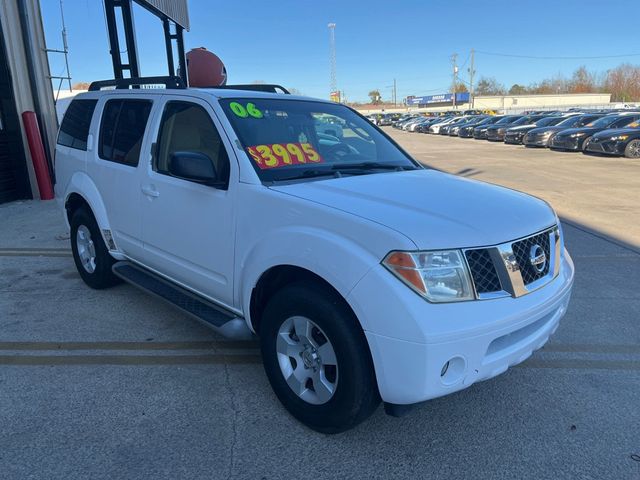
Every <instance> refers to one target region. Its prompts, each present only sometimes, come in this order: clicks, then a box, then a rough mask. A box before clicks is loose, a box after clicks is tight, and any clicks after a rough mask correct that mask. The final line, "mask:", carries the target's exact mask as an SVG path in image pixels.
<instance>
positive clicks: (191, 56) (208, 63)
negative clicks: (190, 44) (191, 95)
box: [185, 47, 227, 87]
mask: <svg viewBox="0 0 640 480" xmlns="http://www.w3.org/2000/svg"><path fill="white" fill-rule="evenodd" d="M185 56H186V57H187V72H188V74H189V86H190V87H217V86H219V85H226V84H227V69H226V67H225V66H224V63H222V60H220V58H218V56H217V55H216V54H215V53H212V52H210V51H209V50H207V49H206V48H204V47H200V48H194V49H192V50H189V51H188V52H187V54H186V55H185Z"/></svg>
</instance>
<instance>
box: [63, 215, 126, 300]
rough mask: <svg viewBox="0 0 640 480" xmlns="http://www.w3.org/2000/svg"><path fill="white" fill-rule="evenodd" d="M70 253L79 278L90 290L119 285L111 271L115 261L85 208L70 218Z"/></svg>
mask: <svg viewBox="0 0 640 480" xmlns="http://www.w3.org/2000/svg"><path fill="white" fill-rule="evenodd" d="M71 251H72V252H73V260H74V261H75V264H76V268H77V269H78V273H79V274H80V277H82V280H83V281H84V283H86V284H87V285H89V286H90V287H91V288H95V289H97V290H99V289H103V288H108V287H111V286H113V285H116V284H118V283H120V279H119V278H118V277H116V276H115V275H114V274H113V272H112V271H111V267H112V266H113V264H114V263H115V260H114V258H113V257H112V256H111V255H109V251H108V250H107V247H106V245H105V244H104V240H103V239H102V235H101V233H100V228H98V223H97V222H96V220H95V218H94V217H93V215H92V214H91V212H90V211H87V210H86V209H85V208H79V209H78V210H76V211H75V212H74V213H73V215H72V217H71Z"/></svg>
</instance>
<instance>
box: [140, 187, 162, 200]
mask: <svg viewBox="0 0 640 480" xmlns="http://www.w3.org/2000/svg"><path fill="white" fill-rule="evenodd" d="M142 193H144V194H145V195H146V196H147V197H153V198H156V197H159V196H160V192H159V191H158V190H156V188H155V187H154V186H153V185H143V186H142Z"/></svg>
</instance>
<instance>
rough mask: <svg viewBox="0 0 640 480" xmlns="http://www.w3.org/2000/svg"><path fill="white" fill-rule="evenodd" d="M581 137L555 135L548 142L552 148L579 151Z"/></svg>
mask: <svg viewBox="0 0 640 480" xmlns="http://www.w3.org/2000/svg"><path fill="white" fill-rule="evenodd" d="M580 140H581V137H565V136H562V137H560V136H558V135H556V136H555V137H553V139H552V140H551V142H549V148H554V149H557V150H571V151H576V152H577V151H580V150H581V149H582V148H581V146H582V143H581V141H580Z"/></svg>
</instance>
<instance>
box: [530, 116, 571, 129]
mask: <svg viewBox="0 0 640 480" xmlns="http://www.w3.org/2000/svg"><path fill="white" fill-rule="evenodd" d="M563 118H564V117H544V118H541V119H540V120H538V121H537V122H536V127H548V126H550V125H557V124H558V123H560V122H561V121H562V120H563Z"/></svg>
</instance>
